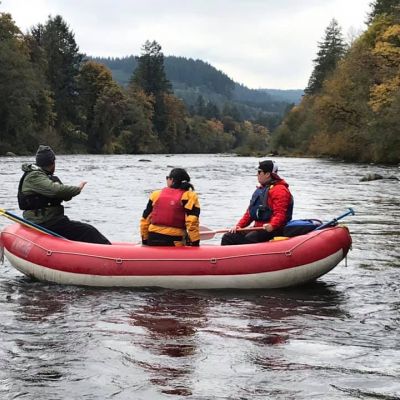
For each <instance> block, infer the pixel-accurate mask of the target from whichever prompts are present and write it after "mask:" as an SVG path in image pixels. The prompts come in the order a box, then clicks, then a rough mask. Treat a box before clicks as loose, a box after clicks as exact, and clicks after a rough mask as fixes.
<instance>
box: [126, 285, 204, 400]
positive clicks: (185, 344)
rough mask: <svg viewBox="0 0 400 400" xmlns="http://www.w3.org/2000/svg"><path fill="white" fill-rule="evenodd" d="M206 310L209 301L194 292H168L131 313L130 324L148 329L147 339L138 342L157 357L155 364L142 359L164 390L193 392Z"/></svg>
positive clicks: (175, 392)
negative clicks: (199, 337) (197, 355)
mask: <svg viewBox="0 0 400 400" xmlns="http://www.w3.org/2000/svg"><path fill="white" fill-rule="evenodd" d="M206 310H207V301H205V300H204V299H201V298H199V297H198V296H197V295H195V294H190V293H188V292H182V291H177V292H175V291H167V292H164V293H160V294H157V295H156V296H150V297H148V298H147V304H146V305H144V306H143V307H142V309H140V310H135V312H133V313H130V315H129V323H130V324H131V325H134V326H140V327H143V328H145V329H146V331H147V340H146V341H145V342H141V343H139V345H140V346H142V347H144V348H145V349H146V350H147V351H149V352H150V353H152V354H153V355H155V356H156V357H155V358H154V362H153V363H151V362H142V363H141V366H142V367H143V368H144V369H145V370H146V371H147V372H149V373H150V382H151V383H152V384H155V385H157V386H159V387H160V388H161V392H162V393H166V394H174V395H180V396H189V395H191V394H192V391H191V384H190V375H191V373H192V372H193V368H194V367H193V359H194V358H195V356H196V349H197V344H196V333H197V331H198V330H199V329H201V328H202V327H203V326H204V325H205V323H206V319H205V314H206ZM157 356H162V357H157ZM168 358H169V359H168ZM176 359H179V360H176Z"/></svg>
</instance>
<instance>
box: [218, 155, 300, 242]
mask: <svg viewBox="0 0 400 400" xmlns="http://www.w3.org/2000/svg"><path fill="white" fill-rule="evenodd" d="M258 182H259V184H260V186H258V187H257V189H256V191H255V192H254V193H253V196H252V198H251V200H250V205H249V207H248V209H247V210H246V212H245V213H244V215H243V217H242V218H241V219H240V221H239V222H238V223H237V224H236V225H235V226H234V227H233V228H231V230H230V231H229V232H228V233H226V234H225V235H224V236H223V237H222V240H221V245H223V246H224V245H233V244H250V243H258V242H266V241H268V240H270V239H272V238H273V237H274V236H281V235H282V232H283V228H284V226H285V225H286V223H287V222H289V221H290V220H291V219H292V212H293V197H292V195H291V193H290V191H289V185H288V184H287V183H286V182H285V181H284V180H283V179H281V178H280V177H279V176H278V167H277V165H276V163H275V162H274V161H271V160H265V161H261V162H260V163H259V166H258ZM253 221H254V226H255V227H264V230H258V231H251V232H248V231H246V232H242V233H241V232H240V229H241V228H245V227H246V226H248V225H250V224H251V223H252V222H253Z"/></svg>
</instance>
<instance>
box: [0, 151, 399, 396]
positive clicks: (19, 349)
mask: <svg viewBox="0 0 400 400" xmlns="http://www.w3.org/2000/svg"><path fill="white" fill-rule="evenodd" d="M276 160H277V162H278V164H279V166H280V174H281V175H282V177H284V178H285V179H286V180H287V181H288V182H289V183H290V187H291V189H292V193H293V194H294V196H295V215H294V217H295V218H312V217H314V218H320V219H323V220H328V219H331V218H333V217H335V216H338V215H340V214H342V213H343V212H344V211H346V209H347V207H353V208H354V209H355V211H356V216H354V217H348V218H347V219H346V220H344V222H345V223H346V224H347V225H348V226H349V228H350V230H351V232H352V236H353V250H352V251H351V252H350V254H349V257H348V261H347V267H346V266H345V263H344V262H342V263H341V264H340V265H339V266H338V267H337V268H335V269H334V270H333V271H331V272H330V273H329V274H327V275H325V276H324V277H322V278H321V279H320V280H319V281H318V282H316V283H314V284H312V285H308V286H306V287H301V288H295V289H290V290H273V291H271V290H270V291H267V290H258V291H242V292H240V291H228V290H226V291H177V290H165V289H141V290H138V289H93V288H80V287H63V286H57V285H47V284H43V283H40V282H32V281H30V280H29V279H27V278H25V277H23V276H22V275H21V274H20V273H19V272H17V271H16V270H14V269H13V268H12V267H11V266H10V264H9V263H8V261H5V263H4V266H2V267H1V274H0V323H1V327H0V337H1V343H0V398H1V399H39V398H40V399H44V400H57V399H118V400H120V399H171V398H182V397H184V398H188V399H267V398H270V399H308V400H309V399H360V398H368V399H399V398H400V383H399V382H400V361H399V360H400V326H399V325H400V323H399V322H400V317H399V309H400V279H399V278H400V274H399V271H400V258H399V243H400V242H399V230H400V200H399V195H398V193H399V182H398V181H396V180H386V179H385V180H379V181H373V182H360V179H361V177H362V176H364V175H365V174H366V173H368V172H373V173H379V174H381V175H384V176H390V175H395V176H397V177H399V169H398V168H395V167H384V166H372V165H356V164H345V163H337V162H331V161H325V160H316V159H296V158H276ZM24 161H29V159H28V158H22V157H17V158H2V159H1V167H0V168H1V180H2V184H1V187H0V207H2V208H6V209H8V210H10V211H13V212H16V213H19V210H18V209H17V208H16V199H15V195H16V190H17V184H18V180H19V177H20V164H21V163H22V162H24ZM177 166H181V167H186V168H187V169H188V171H189V172H190V174H191V176H192V180H193V183H194V185H195V187H196V190H197V192H198V193H199V196H200V201H201V206H202V214H201V220H202V224H203V225H206V226H209V227H211V228H215V229H217V228H222V227H226V226H230V225H232V224H233V223H234V222H235V221H236V220H237V219H238V218H239V217H240V216H241V214H242V213H243V211H244V209H245V208H246V206H247V204H248V201H249V196H250V195H251V193H252V191H253V190H254V187H255V184H256V177H255V173H256V167H257V159H255V158H248V157H243V158H237V157H231V156H223V155H215V156H209V155H201V156H198V155H196V156H190V155H185V156H177V155H173V156H166V155H156V156H155V155H146V156H77V155H75V156H58V157H57V173H58V175H59V176H60V178H61V179H62V180H63V181H65V183H68V184H78V183H79V182H80V181H81V180H88V182H89V183H88V185H87V186H86V187H85V190H84V191H83V192H82V194H81V195H80V196H78V197H76V198H75V199H74V200H73V201H72V202H71V203H70V204H69V206H68V209H67V214H68V215H69V216H70V217H71V218H72V219H79V220H83V221H87V222H90V223H92V224H94V225H95V226H96V227H97V228H99V230H100V231H102V232H103V233H104V234H105V235H106V236H108V237H109V238H111V239H112V240H114V241H139V228H138V221H139V218H140V215H141V212H142V210H143V208H144V206H145V204H146V202H147V197H148V195H149V193H150V192H151V191H152V190H153V189H155V188H160V187H162V186H163V185H164V184H165V175H166V174H167V173H168V171H169V170H170V169H171V168H172V167H177ZM7 223H8V221H7V220H5V219H4V218H3V219H2V220H1V221H0V228H2V227H4V226H5V225H6V224H7ZM217 241H218V239H215V240H214V243H217Z"/></svg>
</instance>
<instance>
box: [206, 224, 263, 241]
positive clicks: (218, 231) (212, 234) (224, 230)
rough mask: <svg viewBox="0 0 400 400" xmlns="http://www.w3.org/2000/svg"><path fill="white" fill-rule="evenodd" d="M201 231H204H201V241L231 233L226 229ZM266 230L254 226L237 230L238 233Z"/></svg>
mask: <svg viewBox="0 0 400 400" xmlns="http://www.w3.org/2000/svg"><path fill="white" fill-rule="evenodd" d="M200 229H204V230H203V231H200V239H201V240H208V239H212V238H213V237H214V236H215V235H217V234H218V233H227V232H229V231H230V229H229V228H226V229H217V230H215V231H213V230H211V229H208V228H206V227H205V226H202V227H200ZM263 229H264V228H263V227H262V226H252V227H248V228H240V229H238V230H237V232H251V231H261V230H263Z"/></svg>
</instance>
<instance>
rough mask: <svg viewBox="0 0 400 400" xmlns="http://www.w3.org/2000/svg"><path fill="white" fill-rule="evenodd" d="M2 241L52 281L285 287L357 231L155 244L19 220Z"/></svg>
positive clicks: (312, 273) (329, 261)
mask: <svg viewBox="0 0 400 400" xmlns="http://www.w3.org/2000/svg"><path fill="white" fill-rule="evenodd" d="M0 244H1V247H3V248H4V253H5V255H6V257H7V259H8V260H9V261H10V263H11V264H12V265H13V266H14V267H15V268H16V269H18V270H19V271H21V272H22V273H23V274H25V275H27V276H29V277H32V278H36V279H38V280H40V281H44V282H54V283H59V284H64V285H85V286H109V287H112V286H126V287H143V286H159V287H164V288H174V289H221V288H235V289H257V288H283V287H288V286H294V285H300V284H303V283H306V282H309V281H312V280H315V279H317V278H318V277H320V276H321V275H324V274H326V273H327V272H329V271H330V270H331V269H332V268H334V267H335V266H336V265H337V264H338V263H339V262H340V261H341V260H343V258H344V257H345V256H346V254H347V252H348V251H349V248H350V245H351V237H350V234H349V231H348V229H347V228H346V227H344V226H336V227H331V228H326V229H322V230H319V231H314V232H311V233H309V234H307V235H303V236H297V237H294V238H290V239H286V240H278V241H271V242H266V243H258V244H251V245H242V246H218V245H204V244H203V245H202V246H200V247H180V248H174V247H149V246H142V245H137V244H132V243H115V244H113V245H112V246H106V245H98V244H90V243H82V242H73V241H70V240H66V239H60V238H56V237H54V236H50V235H47V234H45V233H41V232H38V231H35V230H33V229H30V228H27V227H24V226H22V225H20V224H14V225H10V226H8V227H6V228H5V229H4V230H3V231H2V232H1V237H0Z"/></svg>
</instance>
